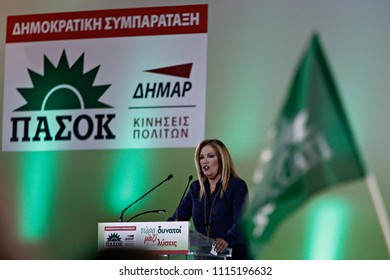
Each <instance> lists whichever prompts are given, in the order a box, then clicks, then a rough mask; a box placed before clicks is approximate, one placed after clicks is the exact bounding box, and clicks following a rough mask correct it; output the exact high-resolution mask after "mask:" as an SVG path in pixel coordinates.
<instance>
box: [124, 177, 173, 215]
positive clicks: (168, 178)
mask: <svg viewBox="0 0 390 280" xmlns="http://www.w3.org/2000/svg"><path fill="white" fill-rule="evenodd" d="M172 177H173V175H172V174H170V175H169V176H168V177H167V178H166V179H165V180H164V181H162V182H160V183H159V184H158V185H157V186H155V187H153V188H152V189H151V190H149V191H148V192H146V193H145V194H144V195H142V196H141V197H140V198H138V199H137V200H136V201H134V202H133V203H132V204H130V205H129V206H127V207H126V208H125V209H123V211H122V213H121V215H120V216H119V221H120V222H123V214H124V213H125V212H126V210H127V209H129V208H130V207H131V206H133V205H134V204H135V203H136V202H138V201H140V200H141V199H142V198H144V197H145V196H147V195H148V194H149V193H150V192H152V191H153V190H154V189H156V188H157V187H159V186H160V185H162V184H163V183H164V182H166V181H168V180H170V179H172Z"/></svg>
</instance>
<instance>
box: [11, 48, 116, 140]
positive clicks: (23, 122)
mask: <svg viewBox="0 0 390 280" xmlns="http://www.w3.org/2000/svg"><path fill="white" fill-rule="evenodd" d="M99 68H100V66H97V67H95V68H93V69H91V70H89V71H87V72H86V73H84V54H82V55H81V56H80V57H79V58H78V59H77V60H76V62H74V64H73V65H71V66H70V65H69V63H68V58H67V55H66V52H65V50H64V51H63V52H62V55H61V57H60V59H59V62H58V65H57V66H55V65H54V64H53V63H52V62H51V61H50V60H49V59H48V58H47V57H46V56H44V59H43V74H42V75H41V74H39V73H37V72H35V71H33V70H31V69H28V74H29V76H30V79H31V82H32V84H33V87H31V88H17V90H18V92H19V93H20V94H21V95H22V97H23V98H24V99H25V101H26V102H27V103H26V104H24V105H23V106H21V107H19V108H17V109H15V110H14V112H15V113H18V114H17V115H18V116H15V117H11V123H12V136H11V139H10V141H11V142H42V141H71V140H76V139H77V140H88V139H115V134H114V133H113V132H112V130H111V129H110V123H111V121H112V120H113V119H114V118H115V114H104V113H101V110H99V113H95V114H91V113H87V112H88V111H87V110H88V109H105V108H112V107H111V106H110V105H108V104H105V103H103V102H100V101H99V99H100V98H101V97H102V95H103V94H104V93H105V92H106V91H107V89H108V88H109V87H110V85H94V81H95V78H96V75H97V73H98V71H99ZM64 110H67V111H69V110H76V111H72V113H69V114H64V113H63V112H64ZM80 111H81V113H80ZM23 112H30V114H29V115H25V114H20V113H23ZM50 112H51V113H50ZM53 112H55V113H54V114H53ZM61 112H62V113H61Z"/></svg>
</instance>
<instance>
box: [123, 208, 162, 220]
mask: <svg viewBox="0 0 390 280" xmlns="http://www.w3.org/2000/svg"><path fill="white" fill-rule="evenodd" d="M165 212H166V211H165V209H161V210H149V211H145V212H142V213H139V214H137V215H135V216H133V217H131V218H130V219H128V220H127V222H130V221H131V220H133V219H134V218H136V217H138V216H141V215H144V214H148V213H157V214H164V213H165Z"/></svg>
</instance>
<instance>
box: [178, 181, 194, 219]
mask: <svg viewBox="0 0 390 280" xmlns="http://www.w3.org/2000/svg"><path fill="white" fill-rule="evenodd" d="M191 180H192V175H190V177H188V182H187V186H186V189H185V190H184V193H183V195H182V196H181V199H180V202H179V205H178V206H177V209H176V215H175V222H177V221H178V220H179V208H180V206H181V203H182V202H183V199H184V195H185V194H186V192H187V189H188V186H189V185H190V182H191Z"/></svg>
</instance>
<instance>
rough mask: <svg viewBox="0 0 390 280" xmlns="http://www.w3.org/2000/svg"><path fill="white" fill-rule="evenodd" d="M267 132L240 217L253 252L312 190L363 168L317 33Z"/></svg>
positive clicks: (362, 172)
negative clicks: (247, 199) (265, 141)
mask: <svg viewBox="0 0 390 280" xmlns="http://www.w3.org/2000/svg"><path fill="white" fill-rule="evenodd" d="M271 132H272V136H271V137H272V139H271V141H270V143H271V145H272V146H270V147H267V148H266V149H264V150H263V151H262V153H261V154H260V157H259V165H258V167H257V168H256V170H255V174H254V178H255V180H254V181H255V185H254V187H253V188H252V190H253V194H252V195H251V197H252V199H251V201H250V203H249V204H248V207H247V209H246V213H245V215H244V219H243V228H244V231H245V234H246V235H247V237H248V240H250V243H251V251H252V256H256V255H258V253H259V252H260V250H261V249H262V247H263V245H264V244H265V242H266V241H267V240H268V239H269V238H270V237H271V235H272V234H273V232H274V230H275V228H276V227H277V226H278V224H279V223H280V222H281V221H282V220H283V219H284V218H285V217H286V216H287V215H289V214H290V213H292V212H293V211H294V210H295V209H296V208H297V207H299V206H301V205H302V204H303V203H304V202H305V200H306V199H308V198H309V197H310V196H311V195H313V194H314V193H315V192H317V191H319V190H322V189H324V188H327V187H330V186H332V185H334V184H336V183H341V182H344V181H347V180H350V179H354V178H359V177H363V176H364V175H365V174H366V168H365V166H364V164H363V161H362V159H361V156H360V154H359V151H358V148H357V146H356V143H355V141H354V137H353V134H352V131H351V129H350V127H349V124H348V120H347V117H346V115H345V113H344V110H343V106H342V103H341V100H340V98H339V96H338V91H337V88H336V85H335V82H334V81H333V78H332V75H331V72H330V69H329V66H328V65H327V62H326V58H325V55H324V52H323V50H322V48H321V45H320V39H319V37H318V35H314V36H313V38H312V40H311V44H310V45H309V48H308V49H307V51H306V52H305V54H304V56H303V58H302V61H301V62H300V64H299V66H298V69H297V71H296V74H295V77H294V80H293V83H292V85H291V88H290V91H289V93H288V97H287V100H286V102H285V104H284V106H283V108H282V111H281V113H280V116H279V118H278V119H277V121H276V124H275V127H274V128H273V130H272V131H271Z"/></svg>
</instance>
